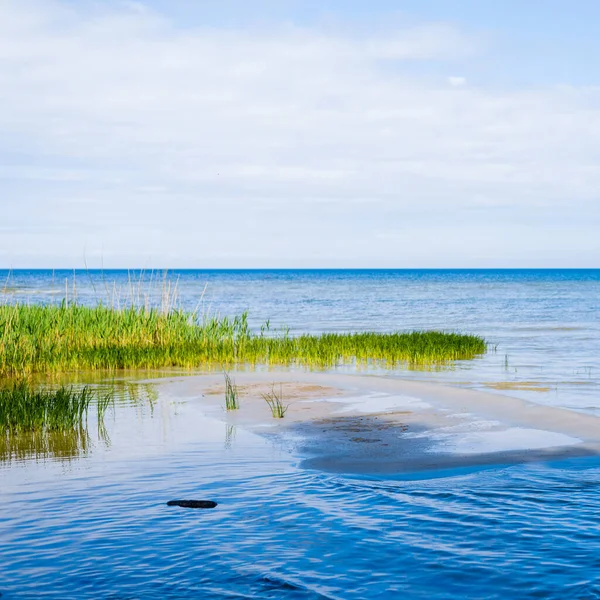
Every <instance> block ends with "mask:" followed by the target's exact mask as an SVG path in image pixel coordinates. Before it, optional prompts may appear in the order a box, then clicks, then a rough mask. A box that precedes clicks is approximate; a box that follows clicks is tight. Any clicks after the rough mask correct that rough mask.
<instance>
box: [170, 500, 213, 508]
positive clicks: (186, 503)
mask: <svg viewBox="0 0 600 600" xmlns="http://www.w3.org/2000/svg"><path fill="white" fill-rule="evenodd" d="M167 506H181V507H182V508H215V506H217V503H216V502H213V501H212V500H170V501H169V502H167Z"/></svg>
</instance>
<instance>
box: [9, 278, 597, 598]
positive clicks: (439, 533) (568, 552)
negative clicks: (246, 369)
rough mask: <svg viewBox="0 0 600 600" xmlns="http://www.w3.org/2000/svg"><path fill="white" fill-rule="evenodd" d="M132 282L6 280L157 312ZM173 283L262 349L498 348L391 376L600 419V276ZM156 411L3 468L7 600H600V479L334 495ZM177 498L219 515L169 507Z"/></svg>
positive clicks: (241, 437) (162, 407)
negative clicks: (435, 342)
mask: <svg viewBox="0 0 600 600" xmlns="http://www.w3.org/2000/svg"><path fill="white" fill-rule="evenodd" d="M130 276H131V277H133V280H134V281H137V274H128V273H127V272H108V273H105V274H104V275H102V274H100V273H98V272H91V273H83V272H81V273H77V274H76V276H75V287H74V289H73V279H74V278H73V273H72V272H58V271H57V272H55V273H54V274H53V273H52V272H45V271H27V272H22V271H21V272H14V273H11V274H10V276H9V274H7V273H4V274H3V273H2V272H0V277H1V278H2V280H3V281H4V280H5V278H6V279H7V281H8V283H7V284H6V292H5V300H6V301H11V302H12V301H15V300H22V301H28V302H55V301H59V300H60V299H61V298H62V297H63V296H64V294H65V291H64V290H65V280H66V279H68V280H69V281H68V282H67V287H68V290H69V292H68V293H69V297H70V298H73V297H74V296H77V299H78V301H81V302H95V301H98V300H99V299H100V300H102V301H104V302H108V301H112V302H119V303H124V302H127V301H130V300H131V299H132V298H134V297H135V298H134V299H136V301H139V300H140V296H143V295H144V293H145V294H147V295H148V296H149V298H148V300H149V301H152V302H156V303H160V302H161V298H162V297H163V295H162V291H161V288H162V286H161V285H156V284H154V283H153V284H150V283H149V281H148V277H149V274H146V275H145V278H146V283H145V284H143V285H142V286H139V288H136V287H135V286H134V285H133V284H129V277H130ZM171 277H172V278H175V279H177V278H178V277H179V283H178V284H177V291H178V296H179V300H180V302H181V303H182V304H183V305H184V306H186V307H188V308H191V309H194V308H196V307H197V306H199V307H200V310H201V311H204V312H205V313H215V312H218V313H220V314H236V313H239V312H240V311H242V310H246V309H248V310H249V311H250V319H251V323H252V324H253V326H256V327H258V326H259V325H260V324H261V323H262V322H263V321H265V320H266V319H270V320H271V324H272V326H288V327H290V328H291V330H292V331H293V332H299V331H322V330H332V329H334V330H338V331H349V330H362V329H372V330H390V329H393V330H397V329H399V330H404V329H415V328H417V329H421V328H440V329H444V330H458V331H467V332H473V333H477V334H481V335H483V336H485V337H486V339H487V340H488V341H489V342H490V343H491V344H492V345H493V346H495V351H490V352H489V353H488V354H487V355H486V356H485V357H483V358H481V359H478V360H475V361H470V362H464V363H459V364H457V365H455V366H454V368H452V369H441V370H437V371H409V370H402V369H398V370H396V371H394V372H392V374H393V375H394V376H397V377H403V378H413V379H435V380H438V381H443V382H447V383H450V384H454V385H461V386H465V387H472V388H478V389H485V390H488V391H494V392H495V393H505V394H510V395H516V396H520V397H523V398H526V399H528V400H531V401H534V402H539V403H542V404H549V405H554V406H561V407H565V408H569V409H572V410H580V411H584V412H588V413H592V414H600V394H599V384H600V381H599V380H600V378H599V372H600V335H599V333H600V332H599V329H600V319H599V315H600V311H599V308H600V307H599V303H600V300H599V299H600V271H599V270H586V271H576V270H573V271H228V272H223V271H185V272H183V271H182V272H174V273H171ZM113 281H114V282H115V283H114V285H113ZM207 284H208V285H207ZM205 286H206V289H205ZM144 288H145V292H144V291H142V290H143V289H144ZM136 289H138V290H139V291H138V292H136V291H135V290H136ZM142 300H143V298H142ZM507 387H509V388H510V389H506V388H507ZM497 388H500V389H497ZM148 406H149V405H148V404H147V403H146V404H145V403H142V404H139V402H138V403H129V402H127V401H123V403H122V404H121V405H119V406H118V407H117V413H118V415H117V418H116V419H115V420H114V421H111V422H110V423H109V424H108V432H107V433H108V438H106V439H102V438H101V437H98V436H97V435H96V434H95V433H94V432H91V436H92V440H91V442H90V444H89V445H87V446H86V447H85V448H76V447H74V448H72V449H71V451H68V452H67V451H65V450H64V448H63V447H62V446H61V448H62V450H61V452H58V451H55V452H52V451H51V450H50V451H48V452H45V453H44V452H40V451H39V450H38V451H37V453H36V452H33V451H32V452H30V453H29V454H28V453H27V451H25V453H24V454H21V455H20V456H19V457H16V458H15V456H13V457H12V458H9V457H8V456H6V455H2V452H1V451H0V593H2V594H3V596H2V599H3V600H4V599H5V598H34V597H36V598H37V597H39V596H42V597H46V598H57V599H58V598H60V599H67V598H115V599H116V598H119V599H124V598H311V599H312V598H357V599H358V598H556V599H563V598H581V599H587V598H590V599H591V598H600V459H596V458H586V459H577V460H571V461H567V462H562V463H552V464H548V463H540V464H529V465H507V466H499V467H493V468H487V469H484V470H473V471H472V472H456V473H443V474H438V475H441V476H435V475H436V474H431V475H427V474H423V476H422V477H421V478H419V477H414V476H413V477H412V478H411V479H403V478H400V477H387V476H386V477H382V478H365V477H358V476H356V475H353V474H351V473H347V474H342V475H339V474H330V473H324V472H319V471H313V470H308V469H304V468H302V466H301V459H302V457H301V456H296V455H294V454H293V453H289V451H288V450H286V449H285V448H281V447H278V446H277V445H274V444H273V443H272V442H269V441H267V440H264V439H262V438H260V437H257V436H255V435H253V434H251V433H248V432H246V431H244V430H232V429H231V428H228V427H227V426H226V425H225V424H223V423H220V422H216V421H211V420H210V419H208V418H207V417H204V416H203V415H202V414H200V413H195V412H194V411H192V410H191V409H190V407H189V406H187V405H185V404H180V403H178V402H177V401H176V399H173V398H159V399H158V400H156V401H155V402H154V405H153V407H152V408H149V407H148ZM0 450H1V448H0ZM177 497H191V498H207V499H214V500H216V501H217V502H219V506H218V507H217V508H216V509H215V510H212V511H185V510H181V509H170V508H168V507H166V505H165V502H166V501H167V500H170V499H173V498H177Z"/></svg>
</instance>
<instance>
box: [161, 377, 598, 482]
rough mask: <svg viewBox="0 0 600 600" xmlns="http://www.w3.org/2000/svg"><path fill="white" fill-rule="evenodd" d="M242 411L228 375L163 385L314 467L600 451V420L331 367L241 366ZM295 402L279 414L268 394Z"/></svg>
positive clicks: (372, 469)
mask: <svg viewBox="0 0 600 600" xmlns="http://www.w3.org/2000/svg"><path fill="white" fill-rule="evenodd" d="M232 376H233V378H234V380H235V382H236V384H237V385H238V387H239V391H240V409H239V410H236V411H230V412H226V411H225V410H224V382H223V377H222V375H206V376H192V377H185V378H177V379H171V380H168V381H161V382H159V383H158V385H159V392H160V394H161V396H167V397H168V398H170V399H172V400H173V401H185V402H190V403H194V404H195V405H197V406H198V407H199V408H200V409H201V410H202V411H203V412H204V413H206V414H208V415H210V416H212V417H216V418H219V419H222V420H223V421H225V422H227V423H229V424H231V425H235V426H238V427H241V428H245V429H248V430H251V431H253V432H255V433H258V434H260V435H263V436H266V437H269V438H270V439H272V440H273V441H274V442H276V443H278V444H281V445H282V446H283V447H285V448H287V449H290V450H291V451H292V452H294V453H295V454H297V455H298V456H299V457H301V459H302V461H303V465H304V466H306V467H308V468H316V469H324V470H328V471H334V472H349V473H361V474H369V473H388V474H391V473H398V474H403V473H415V472H419V471H425V470H428V471H430V470H446V469H457V468H468V467H481V466H484V465H492V464H511V463H522V462H529V461H545V460H554V459H563V458H572V457H578V456H590V455H600V418H598V417H594V416H591V415H586V414H581V413H576V412H573V411H569V410H566V409H560V408H554V407H548V406H542V405H538V404H533V403H530V402H527V401H524V400H520V399H517V398H512V397H510V396H500V395H498V394H492V393H486V392H481V391H474V390H468V389H463V388H453V387H449V386H443V385H437V384H434V383H424V382H417V381H407V380H402V379H398V378H388V377H376V376H362V375H336V374H328V373H294V372H276V373H275V372H273V373H235V374H232ZM273 386H274V389H275V391H276V392H277V393H281V395H282V397H283V402H284V404H286V405H289V408H288V412H287V413H286V416H285V418H284V419H274V418H273V417H272V416H271V413H270V411H269V408H268V406H267V403H266V402H265V400H264V398H263V396H262V395H263V394H265V393H267V392H269V391H271V389H272V388H273Z"/></svg>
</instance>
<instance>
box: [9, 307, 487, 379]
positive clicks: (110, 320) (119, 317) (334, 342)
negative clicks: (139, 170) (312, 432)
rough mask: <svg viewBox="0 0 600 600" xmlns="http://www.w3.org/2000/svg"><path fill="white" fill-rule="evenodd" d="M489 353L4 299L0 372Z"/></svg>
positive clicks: (174, 314)
mask: <svg viewBox="0 0 600 600" xmlns="http://www.w3.org/2000/svg"><path fill="white" fill-rule="evenodd" d="M266 331H268V335H265V332H266ZM485 351H486V343H485V341H484V340H483V339H482V338H480V337H477V336H472V335H462V334H458V333H444V332H439V331H413V332H408V333H402V332H396V333H376V332H364V333H346V334H344V333H325V334H321V335H299V336H292V335H290V333H289V331H287V330H283V331H273V330H270V328H269V327H263V329H262V330H261V332H260V333H254V332H253V331H252V330H251V329H250V327H249V325H248V318H247V314H246V313H244V314H242V315H241V316H238V317H235V318H228V317H222V318H219V317H206V316H205V317H199V316H198V314H197V313H195V312H185V311H182V310H179V309H175V308H171V309H170V310H167V311H163V310H162V309H159V308H146V307H144V306H134V305H132V306H129V307H127V308H114V307H107V306H104V305H102V304H100V305H96V306H82V305H79V304H75V303H71V304H67V302H65V301H63V302H62V303H61V304H59V305H28V304H8V303H4V304H0V378H2V377H11V376H20V377H23V376H29V375H32V374H35V373H44V374H58V373H66V372H76V371H96V370H109V371H112V370H117V369H118V370H121V369H159V368H164V367H183V368H188V369H193V368H199V367H202V368H219V367H221V366H223V365H224V366H225V367H228V366H235V365H249V366H252V365H279V366H290V365H302V366H307V367H315V368H326V367H332V366H335V365H339V364H356V365H361V364H367V363H370V362H373V361H375V362H377V363H380V364H383V365H384V366H389V367H393V366H395V365H397V364H398V363H401V362H404V363H406V364H409V365H415V366H423V365H432V364H440V363H447V362H450V361H455V360H466V359H472V358H475V357H476V356H478V355H481V354H483V353H485Z"/></svg>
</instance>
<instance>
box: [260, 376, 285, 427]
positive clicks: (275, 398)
mask: <svg viewBox="0 0 600 600" xmlns="http://www.w3.org/2000/svg"><path fill="white" fill-rule="evenodd" d="M262 397H263V398H264V399H265V401H266V403H267V404H268V405H269V408H270V410H271V414H272V415H273V418H275V419H283V417H285V413H286V412H287V410H288V408H289V404H283V388H282V387H281V385H280V386H279V394H278V393H277V392H276V391H275V384H273V385H272V387H271V391H270V392H267V393H266V394H263V395H262Z"/></svg>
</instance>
